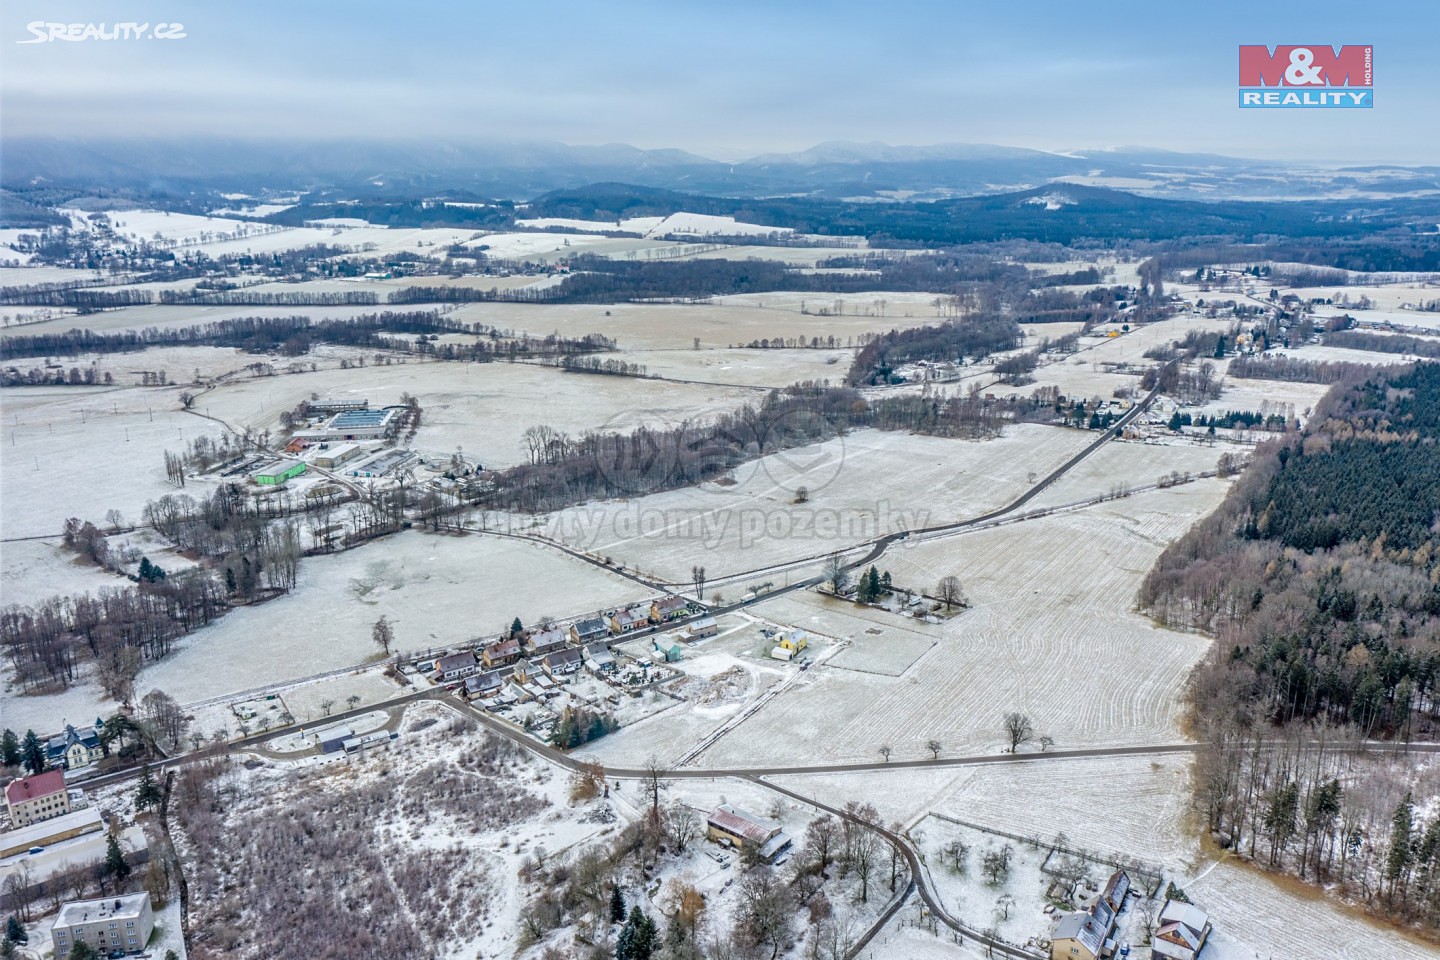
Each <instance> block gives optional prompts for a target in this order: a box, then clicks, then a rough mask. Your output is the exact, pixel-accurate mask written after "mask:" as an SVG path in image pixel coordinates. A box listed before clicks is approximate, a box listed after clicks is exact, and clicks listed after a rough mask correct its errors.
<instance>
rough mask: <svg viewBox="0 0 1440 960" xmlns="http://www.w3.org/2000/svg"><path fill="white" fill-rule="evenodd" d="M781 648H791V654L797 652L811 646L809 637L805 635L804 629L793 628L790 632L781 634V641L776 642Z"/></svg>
mask: <svg viewBox="0 0 1440 960" xmlns="http://www.w3.org/2000/svg"><path fill="white" fill-rule="evenodd" d="M775 646H777V647H779V648H780V649H781V650H789V651H790V653H791V654H797V653H799V652H800V651H801V650H804V649H805V648H806V647H807V646H809V639H808V638H807V637H806V636H805V631H804V630H791V631H790V632H789V633H785V634H782V635H781V636H780V642H779V643H777V644H775Z"/></svg>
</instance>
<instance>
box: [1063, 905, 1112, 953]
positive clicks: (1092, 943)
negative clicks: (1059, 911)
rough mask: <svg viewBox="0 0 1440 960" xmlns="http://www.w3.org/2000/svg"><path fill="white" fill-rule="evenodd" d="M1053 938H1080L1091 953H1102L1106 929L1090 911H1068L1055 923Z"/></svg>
mask: <svg viewBox="0 0 1440 960" xmlns="http://www.w3.org/2000/svg"><path fill="white" fill-rule="evenodd" d="M1050 939H1051V940H1078V941H1080V943H1081V944H1082V945H1083V946H1084V947H1085V948H1086V949H1087V950H1089V951H1090V952H1091V953H1093V954H1095V955H1096V956H1099V955H1100V947H1101V946H1102V945H1103V943H1104V940H1105V930H1104V929H1103V928H1102V927H1101V926H1100V923H1099V922H1098V921H1097V920H1096V919H1095V918H1094V917H1092V916H1091V915H1090V914H1088V913H1067V914H1066V915H1065V916H1063V917H1061V918H1060V922H1059V923H1057V924H1056V925H1055V932H1054V933H1053V934H1051V936H1050Z"/></svg>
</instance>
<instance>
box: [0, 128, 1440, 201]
mask: <svg viewBox="0 0 1440 960" xmlns="http://www.w3.org/2000/svg"><path fill="white" fill-rule="evenodd" d="M606 181H610V182H624V183H629V184H637V185H640V186H647V187H656V188H663V189H667V190H677V191H682V192H686V193H696V194H709V195H718V196H733V197H766V196H786V195H805V196H811V197H816V198H822V199H846V200H865V201H875V202H884V201H887V200H897V199H912V200H927V199H943V198H949V197H957V196H973V195H981V194H991V193H1002V192H1007V191H1015V190H1023V189H1027V188H1032V187H1039V186H1044V185H1046V184H1051V183H1055V182H1070V183H1076V184H1084V185H1092V186H1107V187H1114V188H1117V189H1121V190H1125V191H1128V192H1132V193H1141V194H1148V195H1152V196H1166V197H1177V198H1187V199H1320V198H1343V199H1358V198H1365V197H1373V198H1377V199H1378V198H1396V197H1405V196H1427V195H1440V166H1425V167H1404V166H1389V165H1375V166H1365V167H1342V168H1322V167H1318V166H1307V165H1301V164H1286V163H1280V162H1275V161H1261V160H1245V159H1238V158H1234V157H1224V156H1217V155H1210V154H1185V153H1171V152H1167V151H1163V150H1154V149H1147V148H1139V147H1124V148H1118V149H1104V150H1093V151H1086V150H1078V151H1073V152H1068V153H1047V152H1044V151H1040V150H1028V149H1022V148H1016V147H1002V146H994V145H988V144H939V145H935V146H924V147H914V146H890V145H888V144H883V143H850V142H833V143H822V144H819V145H817V146H815V147H812V148H810V149H808V150H804V151H801V152H799V153H785V154H779V153H777V154H763V155H760V156H756V157H752V158H750V159H748V160H744V161H741V162H738V163H724V162H721V161H717V160H710V159H708V158H706V157H702V156H698V155H696V154H693V153H686V152H685V151H683V150H642V149H639V148H637V147H632V146H628V145H626V144H607V145H603V146H568V145H565V144H560V143H544V142H489V143H476V144H464V143H459V142H438V141H431V140H426V141H415V142H369V141H364V142H362V141H333V142H323V143H322V142H313V143H300V142H279V141H274V142H266V141H253V140H215V139H201V140H184V141H179V140H145V139H130V140H85V139H60V138H12V139H6V140H4V141H3V142H0V185H3V186H4V187H6V188H9V189H12V190H17V191H21V192H24V191H27V190H34V189H35V188H37V187H38V188H45V187H54V188H61V189H72V190H74V189H79V190H100V191H126V192H137V193H141V194H145V193H149V194H155V193H172V194H179V195H185V194H191V193H195V192H205V191H217V190H227V191H236V192H246V193H254V194H259V193H261V192H262V191H271V192H273V191H292V190H311V191H320V192H322V193H331V194H335V195H350V196H356V195H359V196H365V197H374V198H377V199H379V198H384V197H401V196H409V197H415V196H426V195H443V196H447V197H450V198H453V199H465V198H467V197H473V198H476V199H486V198H499V199H513V200H526V199H530V198H532V197H535V196H538V195H540V194H542V193H546V192H548V191H553V190H559V189H567V188H573V187H578V186H581V185H584V184H590V183H596V182H606Z"/></svg>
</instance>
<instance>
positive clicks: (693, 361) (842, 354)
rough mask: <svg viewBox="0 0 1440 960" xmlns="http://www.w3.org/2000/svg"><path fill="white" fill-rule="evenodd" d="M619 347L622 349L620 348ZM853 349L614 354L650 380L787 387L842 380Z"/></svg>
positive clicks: (722, 350)
mask: <svg viewBox="0 0 1440 960" xmlns="http://www.w3.org/2000/svg"><path fill="white" fill-rule="evenodd" d="M622 346H623V345H622ZM854 354H855V351H854V350H809V349H805V350H747V349H736V350H728V349H725V348H716V349H710V348H706V349H702V350H694V349H690V350H644V349H639V350H623V351H622V352H621V353H619V354H615V355H614V356H617V357H618V358H619V359H622V360H624V361H626V362H627V363H638V364H641V365H643V366H644V367H645V370H646V372H647V373H648V374H650V375H651V376H656V377H665V378H666V379H670V380H699V381H702V382H705V383H725V384H742V385H745V386H754V387H786V386H789V385H790V384H792V383H800V382H802V381H806V380H828V381H829V382H830V383H831V384H832V385H838V384H840V383H842V382H843V381H844V380H845V374H846V373H847V372H848V371H849V369H850V361H851V359H852V358H853V357H854Z"/></svg>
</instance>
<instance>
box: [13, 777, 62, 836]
mask: <svg viewBox="0 0 1440 960" xmlns="http://www.w3.org/2000/svg"><path fill="white" fill-rule="evenodd" d="M5 806H6V807H8V808H9V810H10V823H11V825H12V826H14V827H28V826H30V824H32V823H39V822H40V821H41V820H49V819H50V818H51V817H58V816H61V815H62V814H66V813H69V812H70V793H69V791H68V790H66V789H65V771H63V770H46V771H45V772H44V773H37V774H36V775H35V776H33V777H18V778H16V779H14V780H11V781H10V785H9V786H7V787H6V788H5Z"/></svg>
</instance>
